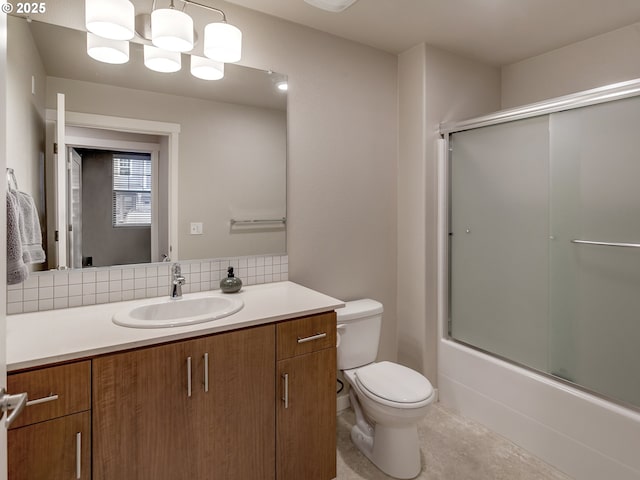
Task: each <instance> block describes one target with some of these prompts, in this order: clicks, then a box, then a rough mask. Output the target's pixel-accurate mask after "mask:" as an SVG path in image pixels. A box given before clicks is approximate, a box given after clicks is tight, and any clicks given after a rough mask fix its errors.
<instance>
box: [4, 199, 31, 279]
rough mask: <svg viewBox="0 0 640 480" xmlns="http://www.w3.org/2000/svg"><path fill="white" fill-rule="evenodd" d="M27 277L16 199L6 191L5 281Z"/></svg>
mask: <svg viewBox="0 0 640 480" xmlns="http://www.w3.org/2000/svg"><path fill="white" fill-rule="evenodd" d="M28 277H29V269H28V268H27V266H26V265H25V264H24V260H23V259H22V242H21V240H20V226H19V219H18V200H17V199H16V196H15V195H14V193H13V192H11V191H8V192H7V283H8V284H9V285H15V284H17V283H21V282H24V281H25V280H26V279H27V278H28Z"/></svg>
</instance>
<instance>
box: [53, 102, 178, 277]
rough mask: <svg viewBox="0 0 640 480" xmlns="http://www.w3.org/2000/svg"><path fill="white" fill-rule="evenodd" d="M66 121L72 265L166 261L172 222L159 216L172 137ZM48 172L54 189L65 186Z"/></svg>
mask: <svg viewBox="0 0 640 480" xmlns="http://www.w3.org/2000/svg"><path fill="white" fill-rule="evenodd" d="M52 113H53V112H52ZM52 116H53V115H49V118H51V117H52ZM93 121H94V123H93V124H95V123H99V122H96V121H95V118H93ZM132 121H134V120H132ZM70 122H71V123H70ZM65 123H66V125H65V129H64V130H65V136H64V143H65V144H66V146H67V147H68V153H67V160H68V162H67V164H68V172H67V177H66V179H65V180H66V182H64V183H66V187H64V188H66V194H65V205H64V210H65V212H66V215H64V216H65V217H66V218H67V222H68V228H66V229H65V230H67V235H66V238H65V240H66V243H67V245H66V247H65V253H66V254H67V255H66V257H67V266H68V267H71V268H82V267H100V266H109V265H124V264H135V263H148V262H154V261H161V259H162V254H165V255H167V254H168V236H169V231H168V224H167V223H166V222H161V221H159V215H164V216H166V211H167V208H168V197H167V195H166V192H167V189H168V184H167V182H168V178H167V176H166V175H160V174H159V173H158V172H159V171H160V170H162V171H166V170H167V169H168V165H167V162H168V155H167V152H166V151H165V150H166V145H167V142H166V141H162V136H161V135H150V134H141V133H134V132H132V131H130V130H129V129H127V130H126V131H120V130H117V129H115V127H112V128H94V127H85V126H78V124H82V123H83V122H80V121H77V120H76V121H74V117H73V115H71V119H69V118H67V119H66V121H65ZM74 123H75V125H74ZM163 152H164V153H163ZM47 177H48V178H47V184H48V185H49V188H51V190H56V189H59V188H60V184H59V181H58V180H57V179H54V178H53V175H51V176H49V175H47ZM58 178H59V177H58ZM54 181H55V182H56V183H55V184H54V183H53V182H54ZM163 191H164V192H165V194H164V195H163V194H162V192H163ZM58 264H59V261H58V262H57V263H56V266H57V265H58Z"/></svg>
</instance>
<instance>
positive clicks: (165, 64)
mask: <svg viewBox="0 0 640 480" xmlns="http://www.w3.org/2000/svg"><path fill="white" fill-rule="evenodd" d="M144 66H145V67H147V68H148V69H149V70H153V71H155V72H161V73H173V72H177V71H178V70H180V69H181V68H182V56H181V55H180V52H170V51H168V50H163V49H161V48H158V47H154V46H151V45H145V46H144Z"/></svg>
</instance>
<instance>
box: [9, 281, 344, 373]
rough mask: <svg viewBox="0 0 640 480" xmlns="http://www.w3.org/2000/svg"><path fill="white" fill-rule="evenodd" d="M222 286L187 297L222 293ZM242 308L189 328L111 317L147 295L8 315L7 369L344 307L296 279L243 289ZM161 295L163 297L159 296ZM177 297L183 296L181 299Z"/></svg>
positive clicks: (17, 368) (39, 364)
mask: <svg viewBox="0 0 640 480" xmlns="http://www.w3.org/2000/svg"><path fill="white" fill-rule="evenodd" d="M219 294H220V291H219V290H214V291H210V292H200V293H189V294H185V295H184V298H195V297H202V296H207V295H219ZM233 295H237V296H239V297H241V298H242V300H243V301H244V308H243V309H242V310H240V311H239V312H237V313H234V314H233V315H231V316H228V317H225V318H221V319H219V320H213V321H211V322H206V323H199V324H197V325H191V326H187V327H169V328H149V329H147V328H128V327H122V326H118V325H115V324H114V323H113V322H112V321H111V318H112V316H113V314H114V313H115V312H116V311H118V310H121V309H124V308H130V307H132V306H136V305H141V304H144V303H148V302H149V299H148V298H147V299H144V300H132V301H129V302H117V303H106V304H102V305H92V306H87V307H77V308H66V309H62V310H51V311H46V312H34V313H23V314H18V315H9V316H7V370H8V371H14V370H21V369H24V368H30V367H36V366H42V365H47V364H51V363H57V362H63V361H68V360H75V359H80V358H86V357H92V356H96V355H101V354H105V353H110V352H117V351H120V350H127V349H131V348H136V347H142V346H148V345H154V344H158V343H163V342H170V341H174V340H181V339H186V338H190V337H195V336H200V335H207V334H211V333H216V332H224V331H227V330H234V329H237V328H244V327H249V326H254V325H262V324H266V323H272V322H276V321H279V320H287V319H291V318H296V317H301V316H305V315H312V314H314V313H320V312H326V311H331V310H335V309H336V308H341V307H343V306H344V303H343V302H342V301H340V300H338V299H335V298H332V297H329V296H327V295H324V294H322V293H319V292H316V291H315V290H311V289H309V288H306V287H303V286H301V285H298V284H296V283H293V282H277V283H267V284H263V285H251V286H248V287H243V288H242V290H241V291H240V292H238V293H235V294H233ZM161 299H162V298H160V299H159V300H161ZM178 301H179V300H178Z"/></svg>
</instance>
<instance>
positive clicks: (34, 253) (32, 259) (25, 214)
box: [13, 190, 45, 264]
mask: <svg viewBox="0 0 640 480" xmlns="http://www.w3.org/2000/svg"><path fill="white" fill-rule="evenodd" d="M13 193H14V194H15V196H16V199H17V200H18V220H19V225H20V241H21V242H22V259H23V260H24V263H27V264H29V263H42V262H44V261H45V254H44V250H43V249H42V232H41V231H40V218H39V216H38V209H37V208H36V204H35V202H34V201H33V198H31V195H29V194H28V193H24V192H20V191H17V190H14V191H13Z"/></svg>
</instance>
